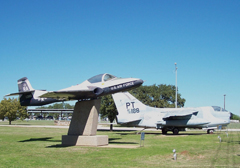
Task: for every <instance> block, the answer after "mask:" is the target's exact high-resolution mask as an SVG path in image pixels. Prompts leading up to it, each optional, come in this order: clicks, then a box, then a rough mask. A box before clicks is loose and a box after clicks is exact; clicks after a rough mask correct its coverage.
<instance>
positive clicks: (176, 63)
mask: <svg viewBox="0 0 240 168" xmlns="http://www.w3.org/2000/svg"><path fill="white" fill-rule="evenodd" d="M175 73H176V86H175V87H176V95H175V108H177V63H176V62H175Z"/></svg>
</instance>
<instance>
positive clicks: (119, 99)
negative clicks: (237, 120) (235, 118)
mask: <svg viewBox="0 0 240 168" xmlns="http://www.w3.org/2000/svg"><path fill="white" fill-rule="evenodd" d="M112 97H113V99H114V102H115V104H116V107H117V110H118V115H117V122H118V123H119V124H124V125H126V126H139V127H145V128H147V127H155V128H157V129H162V133H163V134H167V132H168V131H172V132H173V134H175V135H176V134H178V133H179V131H185V128H203V129H206V130H207V133H213V130H214V129H216V128H217V127H218V126H220V125H221V126H226V125H228V124H229V123H230V112H228V111H226V110H224V109H222V108H220V107H217V106H209V107H198V108H154V107H149V106H146V105H144V104H143V103H141V102H140V101H139V100H138V99H136V98H135V97H134V96H132V95H131V94H130V93H128V92H124V93H116V94H113V95H112Z"/></svg>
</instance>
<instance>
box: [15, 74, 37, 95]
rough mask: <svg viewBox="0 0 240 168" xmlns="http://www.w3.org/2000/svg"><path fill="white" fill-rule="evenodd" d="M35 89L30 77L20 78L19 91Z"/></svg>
mask: <svg viewBox="0 0 240 168" xmlns="http://www.w3.org/2000/svg"><path fill="white" fill-rule="evenodd" d="M31 90H34V89H33V88H32V85H31V84H30V82H29V80H28V78H26V77H24V78H21V79H19V80H18V91H19V92H26V91H31Z"/></svg>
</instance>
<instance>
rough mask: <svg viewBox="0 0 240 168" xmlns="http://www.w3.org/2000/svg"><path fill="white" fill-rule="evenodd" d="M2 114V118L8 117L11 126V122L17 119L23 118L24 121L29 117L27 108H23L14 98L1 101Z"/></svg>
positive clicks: (0, 110) (0, 109)
mask: <svg viewBox="0 0 240 168" xmlns="http://www.w3.org/2000/svg"><path fill="white" fill-rule="evenodd" d="M0 114H1V117H3V116H4V117H8V121H9V125H11V122H12V121H14V120H15V119H16V118H17V117H19V118H21V119H22V120H23V119H25V118H26V117H28V114H27V108H26V107H25V106H21V105H20V103H19V101H18V100H17V99H14V98H12V99H11V98H9V99H6V98H4V99H3V100H2V101H1V103H0Z"/></svg>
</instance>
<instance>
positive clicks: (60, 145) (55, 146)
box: [46, 144, 75, 148]
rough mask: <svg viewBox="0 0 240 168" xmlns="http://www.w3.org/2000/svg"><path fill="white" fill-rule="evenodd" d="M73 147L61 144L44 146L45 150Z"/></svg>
mask: <svg viewBox="0 0 240 168" xmlns="http://www.w3.org/2000/svg"><path fill="white" fill-rule="evenodd" d="M71 146H75V145H62V144H56V145H51V146H46V148H67V147H71Z"/></svg>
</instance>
